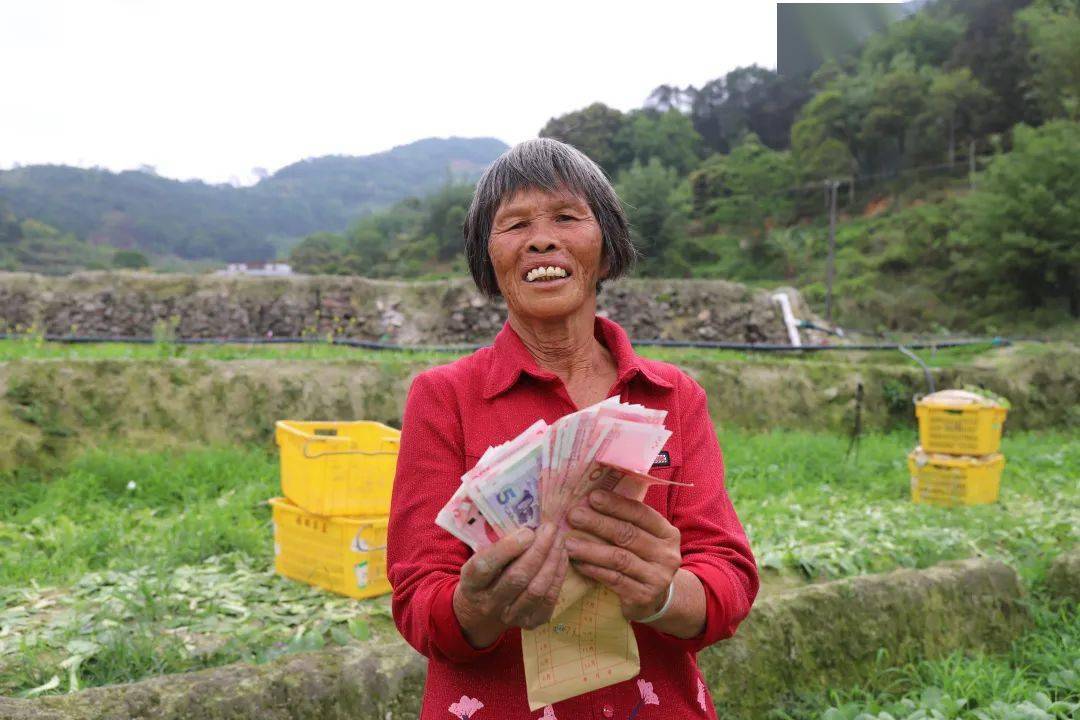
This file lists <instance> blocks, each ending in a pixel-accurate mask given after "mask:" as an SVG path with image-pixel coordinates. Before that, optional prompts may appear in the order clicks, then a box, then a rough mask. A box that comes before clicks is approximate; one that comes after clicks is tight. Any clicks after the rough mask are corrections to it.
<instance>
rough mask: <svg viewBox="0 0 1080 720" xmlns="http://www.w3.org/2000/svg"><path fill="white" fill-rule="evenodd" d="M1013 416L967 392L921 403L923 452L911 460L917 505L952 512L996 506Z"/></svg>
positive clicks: (945, 393)
mask: <svg viewBox="0 0 1080 720" xmlns="http://www.w3.org/2000/svg"><path fill="white" fill-rule="evenodd" d="M1007 413H1008V410H1007V409H1006V408H1005V407H1004V406H1002V405H1001V404H1000V403H998V402H997V401H995V400H992V399H990V398H987V397H985V396H982V395H978V394H976V393H972V392H967V391H965V390H942V391H941V392H937V393H934V394H932V395H927V396H926V397H924V398H922V399H921V400H919V401H918V402H917V403H916V404H915V415H916V417H917V418H918V420H919V446H918V447H916V448H915V449H914V450H912V451H911V453H910V454H909V455H908V469H909V470H910V471H911V499H912V500H914V501H915V502H918V503H931V504H934V505H948V506H954V505H981V504H984V503H992V502H996V501H997V498H998V492H999V490H1000V488H1001V471H1002V470H1003V469H1004V467H1005V456H1004V455H1002V454H1001V453H1000V452H998V448H999V447H1000V446H1001V430H1002V425H1003V424H1004V423H1005V415H1006V414H1007Z"/></svg>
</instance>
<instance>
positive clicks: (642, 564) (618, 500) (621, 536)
mask: <svg viewBox="0 0 1080 720" xmlns="http://www.w3.org/2000/svg"><path fill="white" fill-rule="evenodd" d="M590 506H591V507H590ZM569 519H570V525H571V526H572V527H574V528H576V529H578V530H583V531H585V532H587V533H591V534H592V535H595V536H596V537H598V538H600V539H602V540H606V541H607V542H606V543H598V542H593V541H591V540H585V539H582V538H575V537H568V538H566V549H567V550H568V551H569V553H570V557H571V559H573V560H574V567H575V568H577V570H578V571H579V572H581V574H582V575H585V576H587V577H590V578H593V579H594V580H596V581H598V582H600V583H602V584H603V585H606V586H607V587H609V588H611V590H612V591H613V592H614V593H615V594H616V595H618V596H619V600H620V601H621V604H622V613H623V616H624V617H625V618H626V619H627V620H640V619H642V618H646V617H648V616H650V615H652V614H653V613H655V612H657V611H658V610H659V609H660V608H661V607H662V606H663V604H664V601H665V600H666V599H667V594H668V587H669V586H670V585H671V583H672V581H673V580H674V578H675V573H676V572H677V571H678V570H679V567H680V566H681V565H682V551H681V549H680V545H679V540H680V538H679V529H678V528H677V527H675V526H674V525H672V524H671V523H669V522H668V521H667V519H665V518H664V516H662V515H661V514H660V513H658V512H656V511H655V510H653V509H652V508H651V507H649V506H648V505H646V504H645V503H643V502H638V501H637V500H631V499H629V498H626V497H623V496H621V495H617V494H615V493H612V492H607V491H604V490H595V491H593V492H592V493H591V494H590V495H589V505H582V506H581V507H578V508H575V509H574V510H572V511H571V512H570V518H569ZM609 543H610V544H609Z"/></svg>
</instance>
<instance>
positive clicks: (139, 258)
mask: <svg viewBox="0 0 1080 720" xmlns="http://www.w3.org/2000/svg"><path fill="white" fill-rule="evenodd" d="M112 265H113V267H115V268H126V269H128V270H138V269H139V268H145V267H150V261H149V260H147V259H146V256H145V255H143V254H142V253H141V252H139V251H138V250H117V251H116V252H114V253H113V256H112Z"/></svg>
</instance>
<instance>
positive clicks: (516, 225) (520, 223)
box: [510, 220, 525, 230]
mask: <svg viewBox="0 0 1080 720" xmlns="http://www.w3.org/2000/svg"><path fill="white" fill-rule="evenodd" d="M523 227H525V222H524V221H522V220H519V221H518V222H516V223H514V224H513V225H511V226H510V229H511V230H520V229H521V228H523Z"/></svg>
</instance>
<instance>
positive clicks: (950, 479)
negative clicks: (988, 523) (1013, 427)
mask: <svg viewBox="0 0 1080 720" xmlns="http://www.w3.org/2000/svg"><path fill="white" fill-rule="evenodd" d="M924 450H925V448H921V447H917V448H915V449H914V450H912V451H911V453H909V454H908V470H910V471H911V499H912V500H913V501H915V502H917V503H927V504H931V505H947V506H956V505H984V504H986V503H993V502H997V499H998V492H999V491H1000V489H1001V471H1002V470H1003V469H1004V468H1005V456H1004V455H1002V454H1001V453H994V454H993V455H985V456H983V457H973V456H964V455H941V454H937V453H932V454H927V453H926V452H924Z"/></svg>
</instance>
